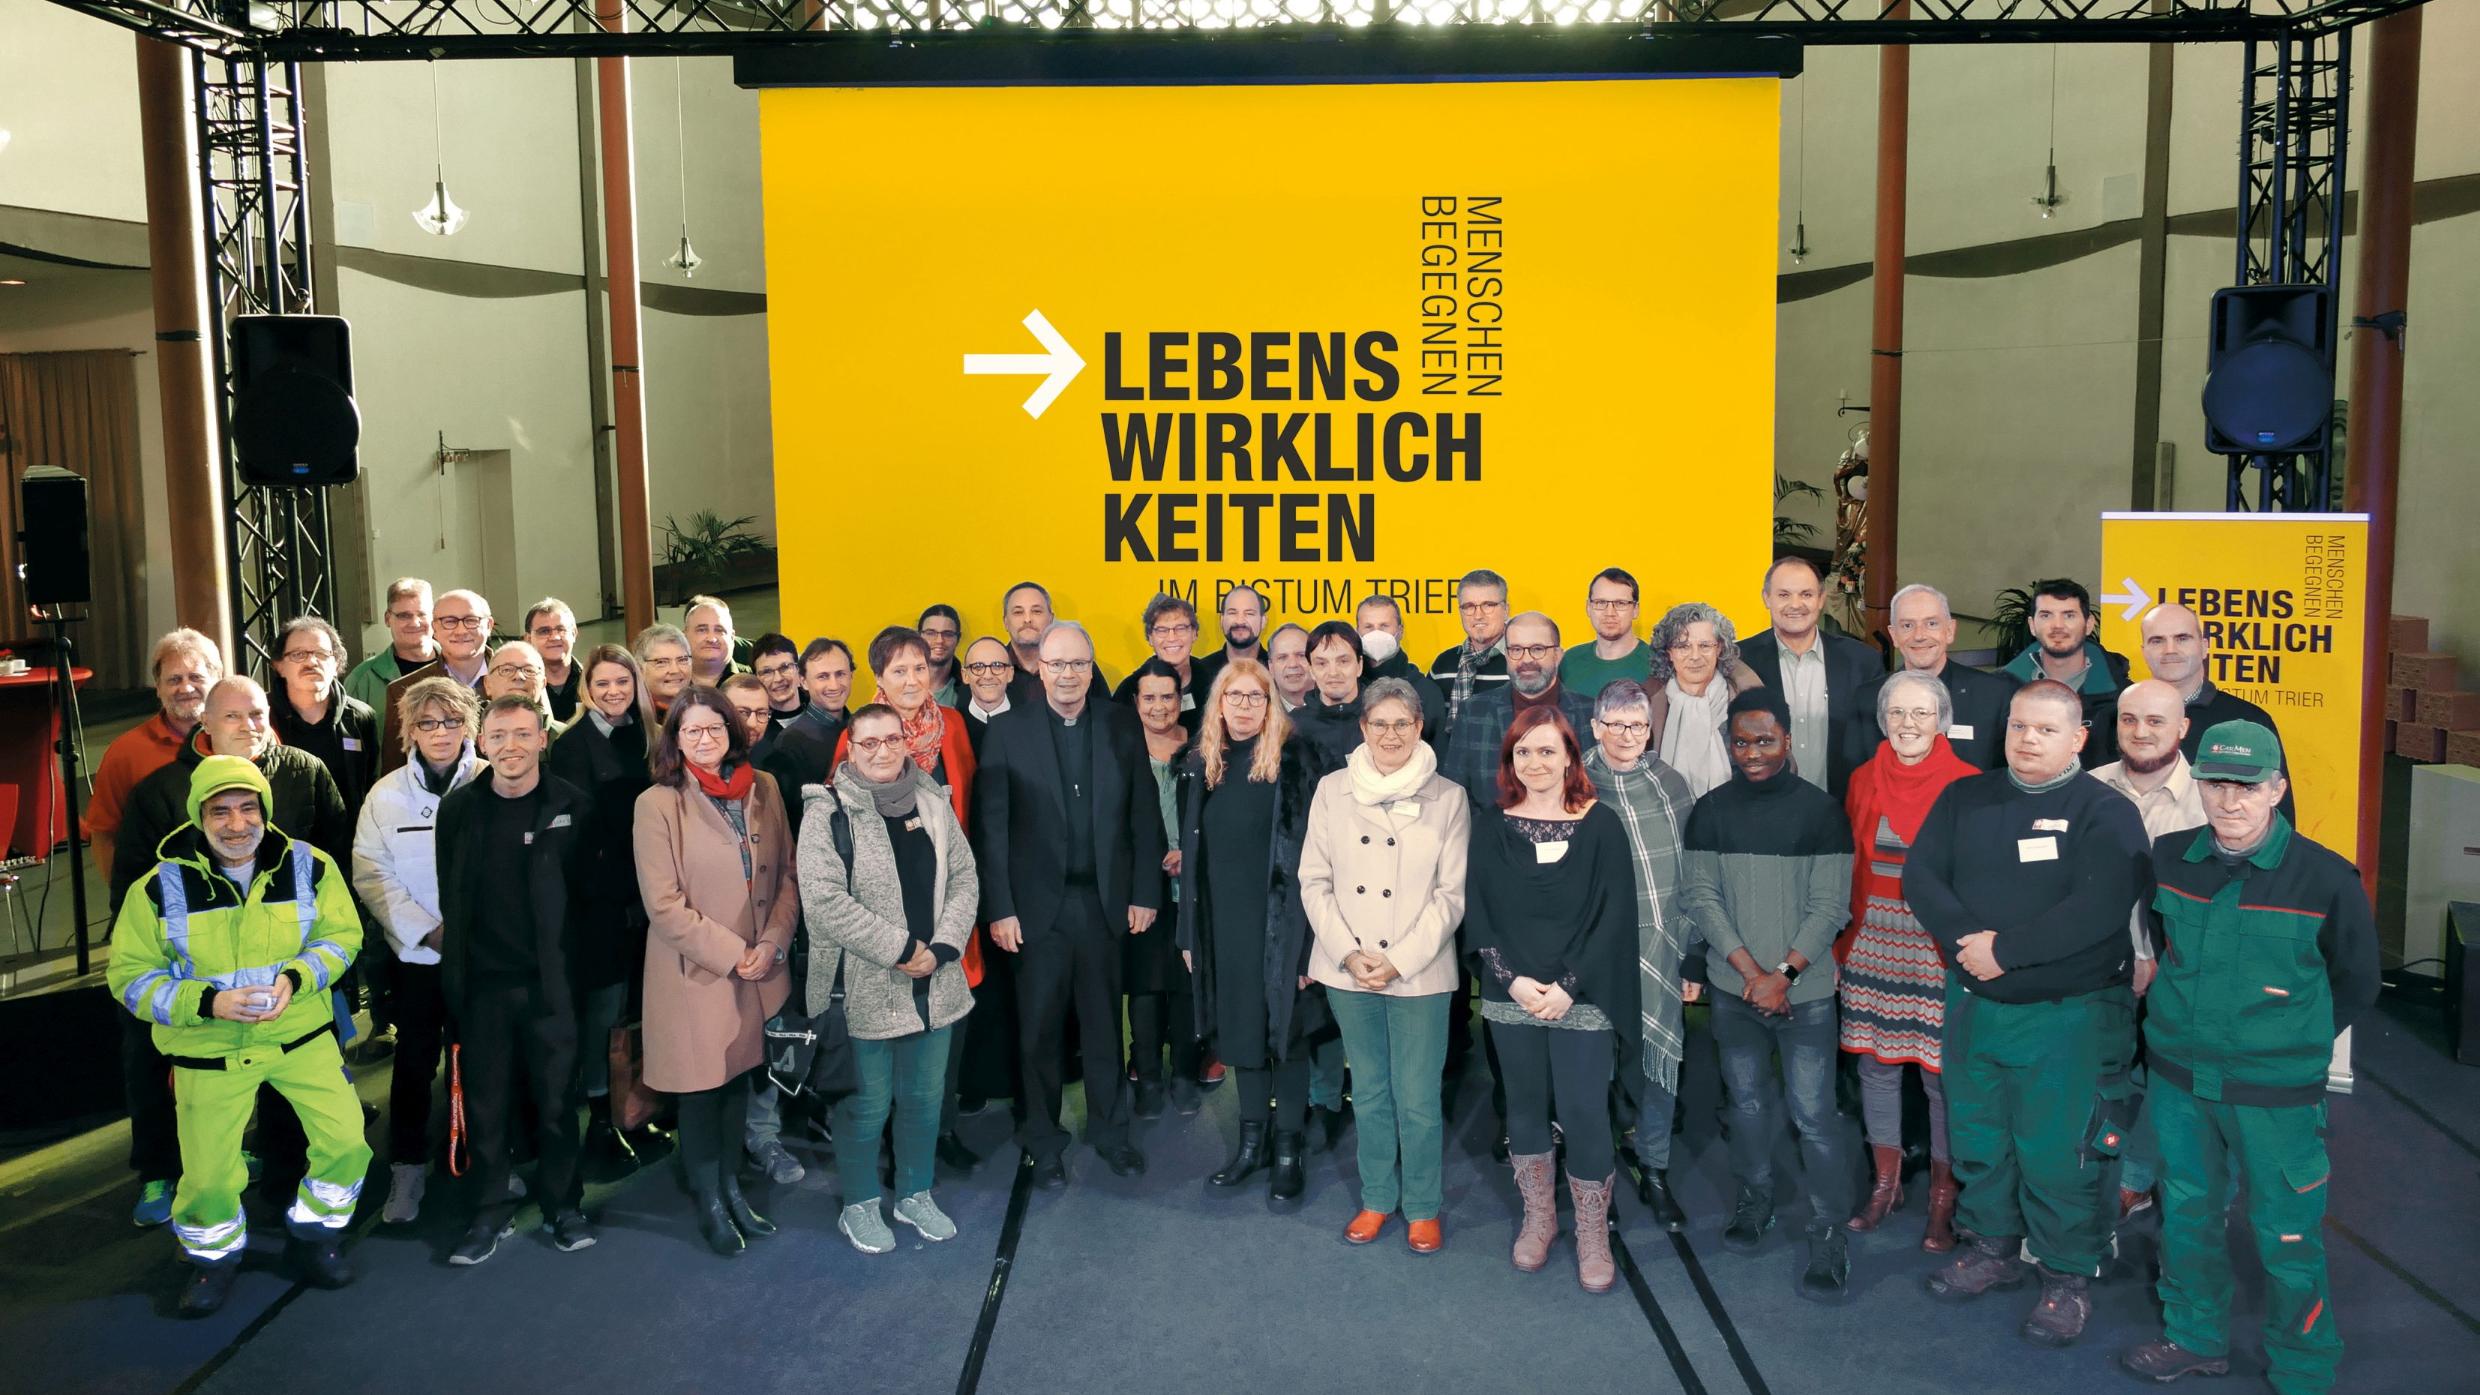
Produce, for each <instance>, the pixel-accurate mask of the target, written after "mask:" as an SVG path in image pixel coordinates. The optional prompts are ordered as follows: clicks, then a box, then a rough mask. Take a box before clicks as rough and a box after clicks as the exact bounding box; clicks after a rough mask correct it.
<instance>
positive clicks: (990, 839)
mask: <svg viewBox="0 0 2480 1395" xmlns="http://www.w3.org/2000/svg"><path fill="white" fill-rule="evenodd" d="M1056 720H1057V718H1056V717H1054V716H1053V715H1052V713H1051V709H1050V705H1049V704H1048V703H1047V702H1045V701H1043V700H1042V698H1041V697H1040V696H1039V695H1037V696H1035V698H1034V699H1033V701H1032V703H1031V704H1019V705H1015V706H1011V707H1009V708H1008V710H1007V711H1005V712H1002V713H1000V714H999V715H998V717H996V718H995V719H993V720H992V721H991V723H990V726H989V729H988V730H987V731H985V732H984V733H983V736H982V758H981V767H980V769H978V770H977V771H975V772H974V776H973V845H974V855H975V856H976V857H977V858H978V859H980V862H981V876H982V919H983V922H984V923H985V924H987V923H991V922H995V921H999V920H1002V919H1005V918H1007V917H1009V916H1014V917H1016V918H1017V920H1018V921H1019V922H1020V923H1021V928H1022V930H1023V932H1024V933H1025V935H1026V936H1027V937H1033V936H1038V935H1046V934H1049V933H1050V932H1051V930H1052V929H1053V927H1054V926H1055V924H1056V922H1057V920H1058V917H1059V908H1060V905H1061V904H1062V903H1063V902H1064V901H1065V900H1066V899H1067V884H1066V882H1065V881H1064V880H1063V879H1062V875H1061V874H1062V873H1063V872H1064V871H1065V870H1066V868H1067V865H1068V851H1067V838H1068V812H1067V791H1066V790H1065V789H1063V788H1062V787H1061V785H1060V781H1059V753H1058V747H1057V746H1056V744H1055V743H1054V742H1053V740H1052V737H1051V730H1050V727H1051V723H1052V722H1054V721H1056ZM1078 720H1079V721H1087V722H1094V723H1097V724H1098V725H1097V726H1096V727H1095V729H1094V740H1093V743H1092V750H1093V771H1092V778H1091V779H1090V780H1089V781H1088V785H1089V792H1088V795H1087V797H1088V798H1089V799H1091V800H1092V801H1093V831H1094V849H1093V854H1094V858H1093V860H1094V888H1095V894H1096V896H1097V897H1098V898H1099V899H1100V900H1101V902H1102V911H1103V916H1104V918H1105V921H1106V924H1107V925H1109V926H1116V927H1118V929H1119V932H1120V933H1122V934H1125V933H1127V925H1128V908H1129V907H1130V906H1143V907H1145V908H1147V909H1149V910H1158V909H1160V908H1161V906H1162V904H1163V875H1162V860H1163V823H1162V803H1161V799H1160V796H1159V795H1158V793H1157V792H1156V790H1155V787H1154V770H1153V767H1152V766H1151V765H1149V764H1147V762H1146V755H1145V734H1144V732H1143V731H1142V730H1141V729H1140V728H1139V727H1138V726H1137V719H1136V714H1134V713H1132V712H1130V711H1129V710H1128V709H1127V708H1125V707H1122V706H1120V705H1119V704H1117V703H1112V702H1093V701H1091V700H1088V701H1087V703H1086V705H1085V711H1084V714H1083V715H1082V716H1080V717H1079V718H1078Z"/></svg>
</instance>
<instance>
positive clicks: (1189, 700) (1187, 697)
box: [1180, 693, 1197, 712]
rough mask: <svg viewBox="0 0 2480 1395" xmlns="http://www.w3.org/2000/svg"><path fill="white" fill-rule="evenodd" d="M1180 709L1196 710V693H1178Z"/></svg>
mask: <svg viewBox="0 0 2480 1395" xmlns="http://www.w3.org/2000/svg"><path fill="white" fill-rule="evenodd" d="M1180 710H1181V711H1182V712H1194V711H1196V710H1197V695H1196V694H1195V693H1182V694H1180Z"/></svg>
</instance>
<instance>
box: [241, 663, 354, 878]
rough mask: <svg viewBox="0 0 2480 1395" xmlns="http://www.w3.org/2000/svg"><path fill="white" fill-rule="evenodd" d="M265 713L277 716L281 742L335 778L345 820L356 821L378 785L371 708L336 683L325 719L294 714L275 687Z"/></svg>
mask: <svg viewBox="0 0 2480 1395" xmlns="http://www.w3.org/2000/svg"><path fill="white" fill-rule="evenodd" d="M267 710H268V712H269V713H270V714H271V715H272V716H273V717H274V718H275V727H276V736H277V738H278V739H279V740H281V741H282V742H283V743H284V744H285V745H287V746H290V747H292V748H293V749H295V750H297V751H308V752H309V753H310V754H312V755H314V756H317V757H318V758H319V760H320V761H321V762H323V763H324V764H325V765H326V766H327V773H328V774H330V775H332V776H334V777H335V778H336V793H337V794H338V795H339V796H340V797H342V798H343V800H344V816H345V821H346V822H347V823H350V822H352V821H353V820H355V819H358V818H360V817H361V815H362V799H363V797H364V796H366V795H368V794H369V793H370V787H371V786H372V785H374V784H377V783H378V781H379V716H378V714H377V713H375V712H373V711H371V710H370V704H368V703H366V702H363V701H362V700H361V699H359V698H356V697H351V696H348V695H347V694H346V692H345V690H344V685H343V684H342V683H338V684H337V685H336V686H335V688H334V689H333V690H332V691H331V692H330V693H329V695H328V699H327V715H326V716H325V717H324V718H323V719H322V720H320V721H318V722H315V723H313V722H307V721H304V720H302V717H301V714H300V713H298V712H296V711H294V710H293V699H292V697H291V695H289V694H288V693H286V692H285V691H284V685H283V684H281V683H278V684H277V685H276V686H275V687H273V688H270V689H268V690H267ZM340 865H345V866H350V865H351V864H350V863H345V864H340Z"/></svg>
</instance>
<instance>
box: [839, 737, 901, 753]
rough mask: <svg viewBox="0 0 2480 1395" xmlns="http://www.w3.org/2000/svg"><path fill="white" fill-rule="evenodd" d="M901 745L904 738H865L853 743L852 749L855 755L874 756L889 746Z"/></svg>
mask: <svg viewBox="0 0 2480 1395" xmlns="http://www.w3.org/2000/svg"><path fill="white" fill-rule="evenodd" d="M903 744H904V738H903V737H901V736H865V737H863V738H861V739H860V740H858V741H855V742H854V743H853V744H852V748H853V753H854V754H855V755H863V756H874V755H877V754H878V753H879V752H881V751H884V750H886V749H887V748H888V747H890V746H901V745H903Z"/></svg>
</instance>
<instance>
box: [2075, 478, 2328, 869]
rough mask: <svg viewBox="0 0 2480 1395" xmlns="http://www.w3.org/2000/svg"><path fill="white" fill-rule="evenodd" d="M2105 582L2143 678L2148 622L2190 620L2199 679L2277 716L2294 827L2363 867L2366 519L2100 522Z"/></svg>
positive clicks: (2105, 640) (2120, 640)
mask: <svg viewBox="0 0 2480 1395" xmlns="http://www.w3.org/2000/svg"><path fill="white" fill-rule="evenodd" d="M2101 574H2102V576H2103V577H2105V578H2107V579H2108V586H2107V587H2106V588H2104V589H2103V591H2102V594H2100V595H2099V596H2097V597H2096V598H2095V604H2097V605H2098V606H2099V607H2100V609H2101V642H2102V644H2103V645H2104V646H2106V647H2108V648H2110V649H2112V650H2115V651H2117V652H2118V653H2121V654H2126V655H2129V656H2131V659H2132V662H2133V665H2134V669H2135V672H2136V673H2137V674H2138V675H2139V676H2141V675H2142V674H2143V673H2144V672H2145V667H2144V660H2143V657H2142V656H2143V654H2144V634H2143V628H2142V626H2143V619H2144V615H2145V613H2146V612H2147V611H2150V610H2151V609H2152V608H2153V607H2154V606H2157V605H2162V604H2165V603H2173V602H2175V603H2177V604H2180V605H2184V606H2186V607H2187V608H2189V609H2190V610H2193V611H2195V612H2196V616H2197V618H2198V619H2199V620H2201V621H2202V622H2203V629H2204V638H2205V645H2206V648H2207V651H2208V654H2209V658H2208V660H2207V663H2206V666H2205V677H2206V678H2207V679H2209V680H2210V681H2211V682H2212V683H2213V684H2214V685H2215V686H2216V687H2219V688H2221V689H2223V690H2225V691H2227V692H2231V693H2236V694H2237V695H2239V696H2240V697H2243V698H2246V699H2247V700H2248V701H2250V702H2253V703H2255V704H2256V705H2257V706H2259V707H2262V708H2264V709H2265V711H2266V713H2267V714H2268V715H2269V716H2271V717H2272V718H2273V720H2274V724H2275V726H2276V728H2277V730H2278V734H2279V735H2280V736H2281V738H2282V749H2283V754H2284V755H2285V756H2286V757H2287V758H2288V759H2289V761H2290V769H2291V788H2292V791H2293V794H2294V797H2295V798H2296V799H2297V801H2298V807H2299V831H2300V832H2302V833H2305V834H2306V835H2308V836H2309V837H2310V838H2313V839H2315V840H2316V841H2318V842H2320V843H2322V844H2324V845H2325V846H2326V847H2328V848H2331V849H2333V850H2334V851H2335V852H2338V853H2340V854H2342V855H2343V856H2344V857H2345V858H2349V859H2352V860H2353V861H2356V860H2357V859H2358V857H2359V774H2360V771H2359V723H2360V641H2361V636H2362V633H2363V627H2364V626H2365V625H2366V623H2367V621H2366V616H2365V614H2364V612H2363V610H2362V607H2363V606H2364V605H2365V604H2366V601H2367V594H2368V592H2367V580H2368V516H2367V515H2366V514H2356V513H2355V514H2327V513H2271V514H2249V513H2105V514H2103V515H2101Z"/></svg>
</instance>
